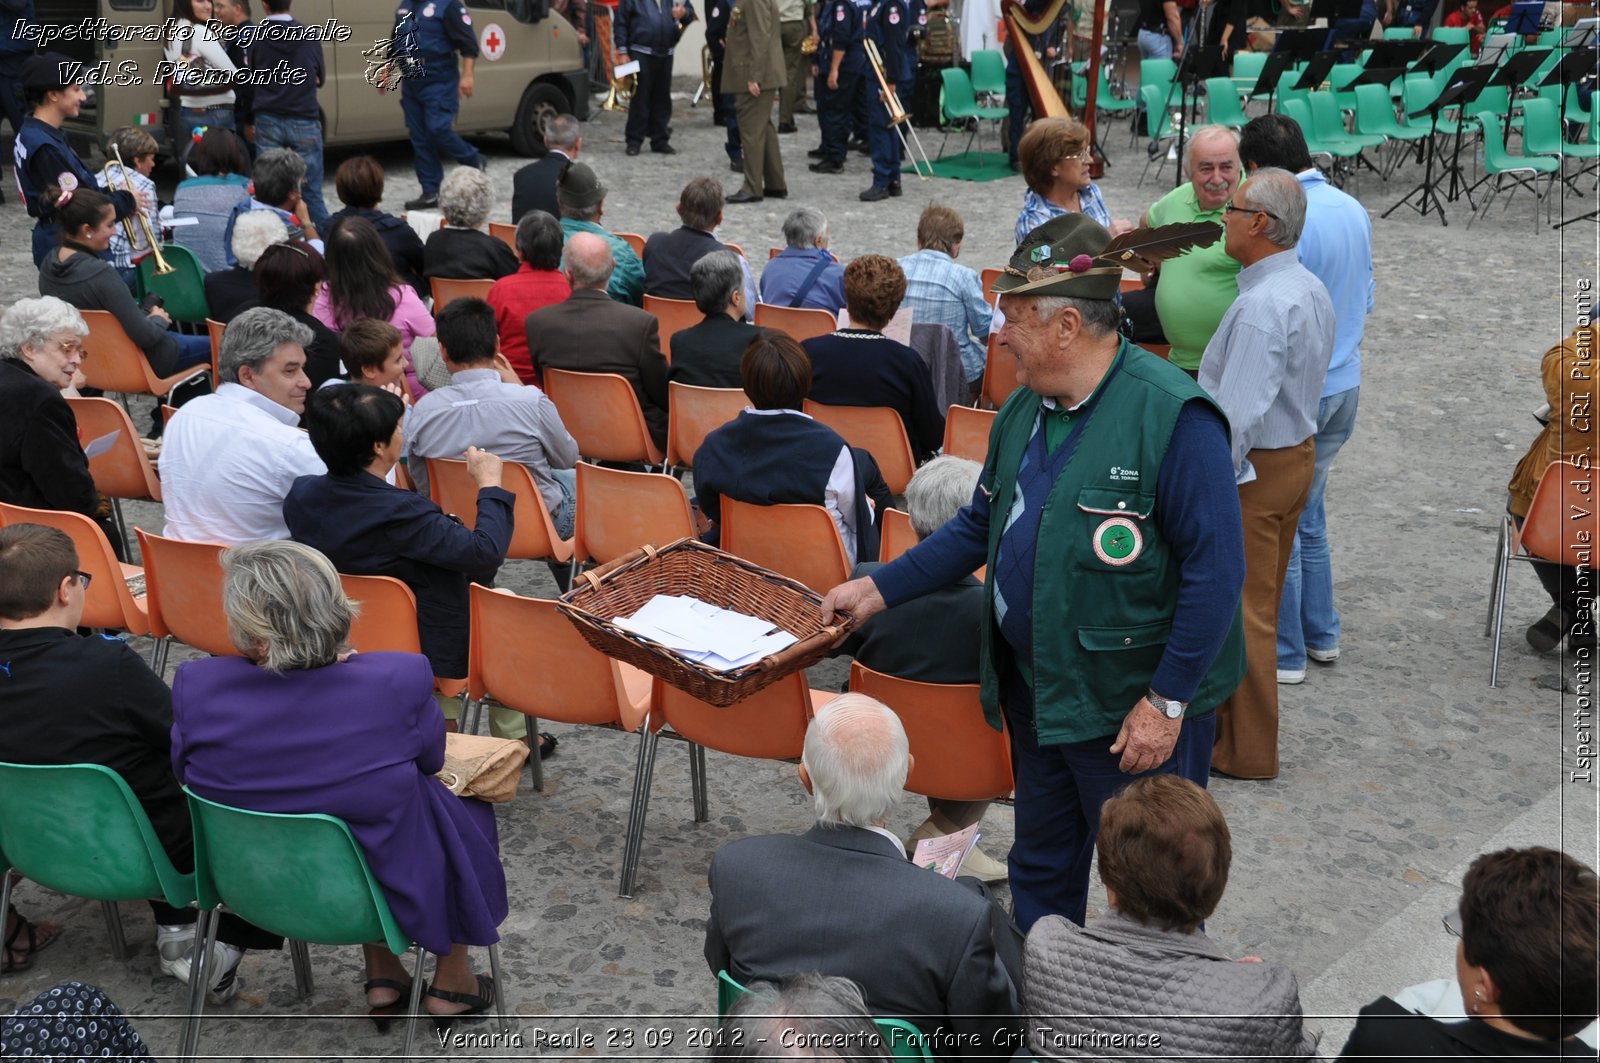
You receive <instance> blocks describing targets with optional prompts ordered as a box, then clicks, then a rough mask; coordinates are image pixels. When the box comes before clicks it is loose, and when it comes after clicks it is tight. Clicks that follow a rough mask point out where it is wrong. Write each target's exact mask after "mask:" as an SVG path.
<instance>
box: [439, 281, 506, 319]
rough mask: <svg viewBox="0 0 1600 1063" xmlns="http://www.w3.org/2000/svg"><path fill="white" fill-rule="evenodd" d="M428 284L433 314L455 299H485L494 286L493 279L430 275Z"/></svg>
mask: <svg viewBox="0 0 1600 1063" xmlns="http://www.w3.org/2000/svg"><path fill="white" fill-rule="evenodd" d="M428 284H429V285H430V286H431V287H432V288H433V312H434V313H435V314H437V313H438V312H439V311H441V310H443V309H444V308H445V307H447V306H449V305H450V304H451V303H452V302H454V301H455V300H457V299H465V298H468V297H471V298H474V299H487V298H489V289H490V288H493V287H494V281H491V280H457V279H455V278H453V277H430V278H429V279H428Z"/></svg>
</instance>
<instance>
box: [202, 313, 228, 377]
mask: <svg viewBox="0 0 1600 1063" xmlns="http://www.w3.org/2000/svg"><path fill="white" fill-rule="evenodd" d="M227 327H228V326H227V325H225V324H223V323H222V322H220V321H218V320H217V319H216V318H210V317H208V318H206V335H208V336H210V337H211V379H212V380H214V381H216V382H218V383H221V381H222V333H223V330H224V329H226V328H227Z"/></svg>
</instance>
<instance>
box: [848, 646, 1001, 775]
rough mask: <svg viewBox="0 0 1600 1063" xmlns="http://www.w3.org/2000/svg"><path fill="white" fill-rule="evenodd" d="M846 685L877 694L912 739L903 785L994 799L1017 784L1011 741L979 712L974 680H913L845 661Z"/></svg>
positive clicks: (980, 709) (873, 695)
mask: <svg viewBox="0 0 1600 1063" xmlns="http://www.w3.org/2000/svg"><path fill="white" fill-rule="evenodd" d="M850 689H851V690H852V691H859V692H861V693H863V694H866V695H868V696H870V697H874V698H877V699H878V700H879V701H881V702H883V703H884V704H885V705H887V706H889V708H891V709H893V710H894V714H895V715H896V716H898V717H900V722H901V724H902V725H904V727H905V729H906V738H907V739H908V740H909V742H910V743H911V756H912V757H913V759H914V763H913V764H912V765H911V774H910V775H909V776H907V777H906V789H907V790H909V791H910V792H912V793H914V794H923V795H924V796H927V797H939V798H943V799H945V800H947V801H994V800H998V799H1000V798H1003V797H1006V796H1008V795H1009V794H1010V793H1011V791H1012V790H1013V789H1015V787H1016V784H1015V781H1014V778H1013V776H1012V773H1011V740H1010V738H1009V736H1007V734H1006V732H1005V731H1004V730H1000V731H996V730H995V729H994V728H992V727H990V726H989V723H988V721H987V720H985V719H984V716H983V704H982V702H981V701H980V700H979V698H978V689H979V688H978V684H976V683H970V684H942V683H916V682H913V681H911V680H909V679H896V678H895V677H894V676H890V675H884V674H883V673H882V672H874V671H873V670H872V669H870V668H867V667H865V666H863V665H861V664H852V665H851V666H850Z"/></svg>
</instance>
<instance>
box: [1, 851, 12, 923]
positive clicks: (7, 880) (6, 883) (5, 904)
mask: <svg viewBox="0 0 1600 1063" xmlns="http://www.w3.org/2000/svg"><path fill="white" fill-rule="evenodd" d="M10 912H11V865H10V864H7V865H6V867H5V874H4V876H0V913H5V914H4V915H0V933H4V932H5V920H6V919H8V918H9V917H10Z"/></svg>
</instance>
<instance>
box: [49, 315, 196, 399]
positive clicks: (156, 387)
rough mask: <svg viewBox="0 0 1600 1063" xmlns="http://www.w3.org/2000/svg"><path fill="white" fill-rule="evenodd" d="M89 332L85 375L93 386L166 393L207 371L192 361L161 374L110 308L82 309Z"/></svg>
mask: <svg viewBox="0 0 1600 1063" xmlns="http://www.w3.org/2000/svg"><path fill="white" fill-rule="evenodd" d="M78 312H79V313H80V314H82V315H83V320H84V323H85V324H87V325H88V326H89V335H88V337H87V338H86V339H85V340H84V341H83V346H84V349H85V350H86V351H87V352H88V354H89V356H88V357H87V358H85V359H84V360H83V375H84V377H85V379H86V381H87V383H88V385H89V386H90V387H92V388H99V389H100V390H101V391H110V392H114V393H116V394H118V395H154V396H156V397H157V398H162V397H164V396H166V394H167V393H168V392H170V391H171V390H172V389H173V388H175V387H177V386H178V385H179V384H181V383H183V382H184V381H185V380H188V379H189V378H190V377H196V376H200V375H201V374H203V373H205V372H207V369H206V367H205V366H203V365H191V366H189V367H188V368H187V369H180V370H178V371H177V372H176V373H173V374H172V375H171V376H166V377H158V376H156V375H155V373H154V372H153V371H152V370H151V369H150V363H149V362H148V361H147V360H146V359H145V356H144V352H143V351H141V350H140V349H139V347H138V345H137V344H135V343H134V342H133V341H132V340H130V339H129V338H128V334H127V333H126V332H124V331H122V323H121V322H120V321H118V320H117V319H116V318H115V317H114V316H113V315H112V314H111V312H110V311H109V310H80V311H78Z"/></svg>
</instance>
